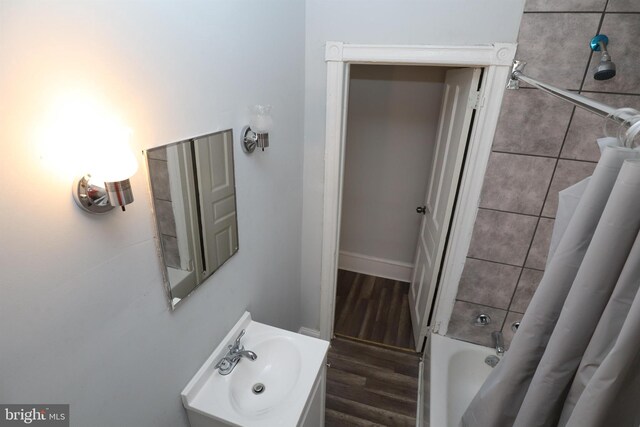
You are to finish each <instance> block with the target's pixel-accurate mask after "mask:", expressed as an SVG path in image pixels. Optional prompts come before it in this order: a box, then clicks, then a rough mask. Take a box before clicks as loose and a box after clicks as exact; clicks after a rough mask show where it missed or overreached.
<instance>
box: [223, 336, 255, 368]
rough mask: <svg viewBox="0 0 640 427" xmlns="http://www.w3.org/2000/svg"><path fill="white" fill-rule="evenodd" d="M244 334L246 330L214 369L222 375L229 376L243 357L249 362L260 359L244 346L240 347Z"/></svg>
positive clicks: (230, 346)
mask: <svg viewBox="0 0 640 427" xmlns="http://www.w3.org/2000/svg"><path fill="white" fill-rule="evenodd" d="M244 333H245V330H244V329H243V330H242V331H240V334H239V335H238V337H237V338H236V340H235V342H234V343H233V345H229V347H228V351H227V354H226V355H225V356H224V357H223V358H222V359H220V360H219V361H218V363H217V364H216V366H215V367H214V368H215V369H217V370H218V372H219V373H220V375H229V374H230V373H231V372H232V371H233V368H235V367H236V365H237V364H238V362H239V361H240V359H242V358H243V357H244V358H247V359H249V360H256V359H257V358H258V355H257V354H255V353H254V352H253V351H250V350H245V349H244V346H242V345H240V339H241V338H242V337H243V336H244Z"/></svg>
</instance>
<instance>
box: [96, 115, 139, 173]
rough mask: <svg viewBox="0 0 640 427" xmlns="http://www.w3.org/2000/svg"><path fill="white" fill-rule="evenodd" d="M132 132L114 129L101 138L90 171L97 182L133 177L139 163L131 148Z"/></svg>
mask: <svg viewBox="0 0 640 427" xmlns="http://www.w3.org/2000/svg"><path fill="white" fill-rule="evenodd" d="M130 135H131V130H130V129H128V128H124V127H122V128H113V129H109V130H108V131H105V132H104V134H102V135H101V136H100V137H99V140H100V141H97V142H98V147H99V149H98V150H95V151H94V152H93V153H92V161H91V163H92V164H91V165H90V169H89V171H90V172H91V175H92V176H93V177H94V178H95V179H96V180H98V179H99V180H101V181H104V182H118V181H123V180H125V179H128V178H130V177H131V176H133V175H134V174H135V173H136V171H137V170H138V161H137V159H136V157H135V156H134V154H133V152H132V151H131V147H130V146H129V137H130Z"/></svg>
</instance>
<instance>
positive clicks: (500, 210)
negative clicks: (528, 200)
mask: <svg viewBox="0 0 640 427" xmlns="http://www.w3.org/2000/svg"><path fill="white" fill-rule="evenodd" d="M478 209H482V210H485V211H491V212H504V213H509V214H514V215H524V216H531V217H534V218H538V217H539V216H540V215H536V214H528V213H521V212H514V211H505V210H502V209H494V208H485V207H482V206H478Z"/></svg>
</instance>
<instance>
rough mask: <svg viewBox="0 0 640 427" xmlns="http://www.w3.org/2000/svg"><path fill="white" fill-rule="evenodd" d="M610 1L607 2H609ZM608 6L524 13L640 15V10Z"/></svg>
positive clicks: (527, 11) (524, 13) (526, 13)
mask: <svg viewBox="0 0 640 427" xmlns="http://www.w3.org/2000/svg"><path fill="white" fill-rule="evenodd" d="M608 3H609V2H607V4H608ZM606 6H607V5H605V9H603V10H525V11H524V12H522V14H523V15H529V14H536V13H539V14H553V13H558V14H559V13H564V14H567V13H570V14H577V15H584V14H592V15H593V14H596V13H598V14H603V15H640V12H637V11H626V12H625V11H620V10H606Z"/></svg>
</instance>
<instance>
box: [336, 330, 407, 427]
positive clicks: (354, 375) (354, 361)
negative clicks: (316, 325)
mask: <svg viewBox="0 0 640 427" xmlns="http://www.w3.org/2000/svg"><path fill="white" fill-rule="evenodd" d="M327 361H328V363H329V368H328V369H327V400H326V412H325V425H326V426H327V427H332V426H336V427H341V426H379V425H383V426H415V425H416V409H417V408H416V401H417V395H418V364H419V362H420V360H419V355H418V354H416V353H413V354H412V353H409V352H407V351H402V350H392V349H387V348H381V347H379V346H375V345H371V344H366V343H362V342H355V341H352V340H350V339H348V338H340V337H336V338H334V339H333V340H332V341H331V348H330V349H329V354H328V356H327Z"/></svg>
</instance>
